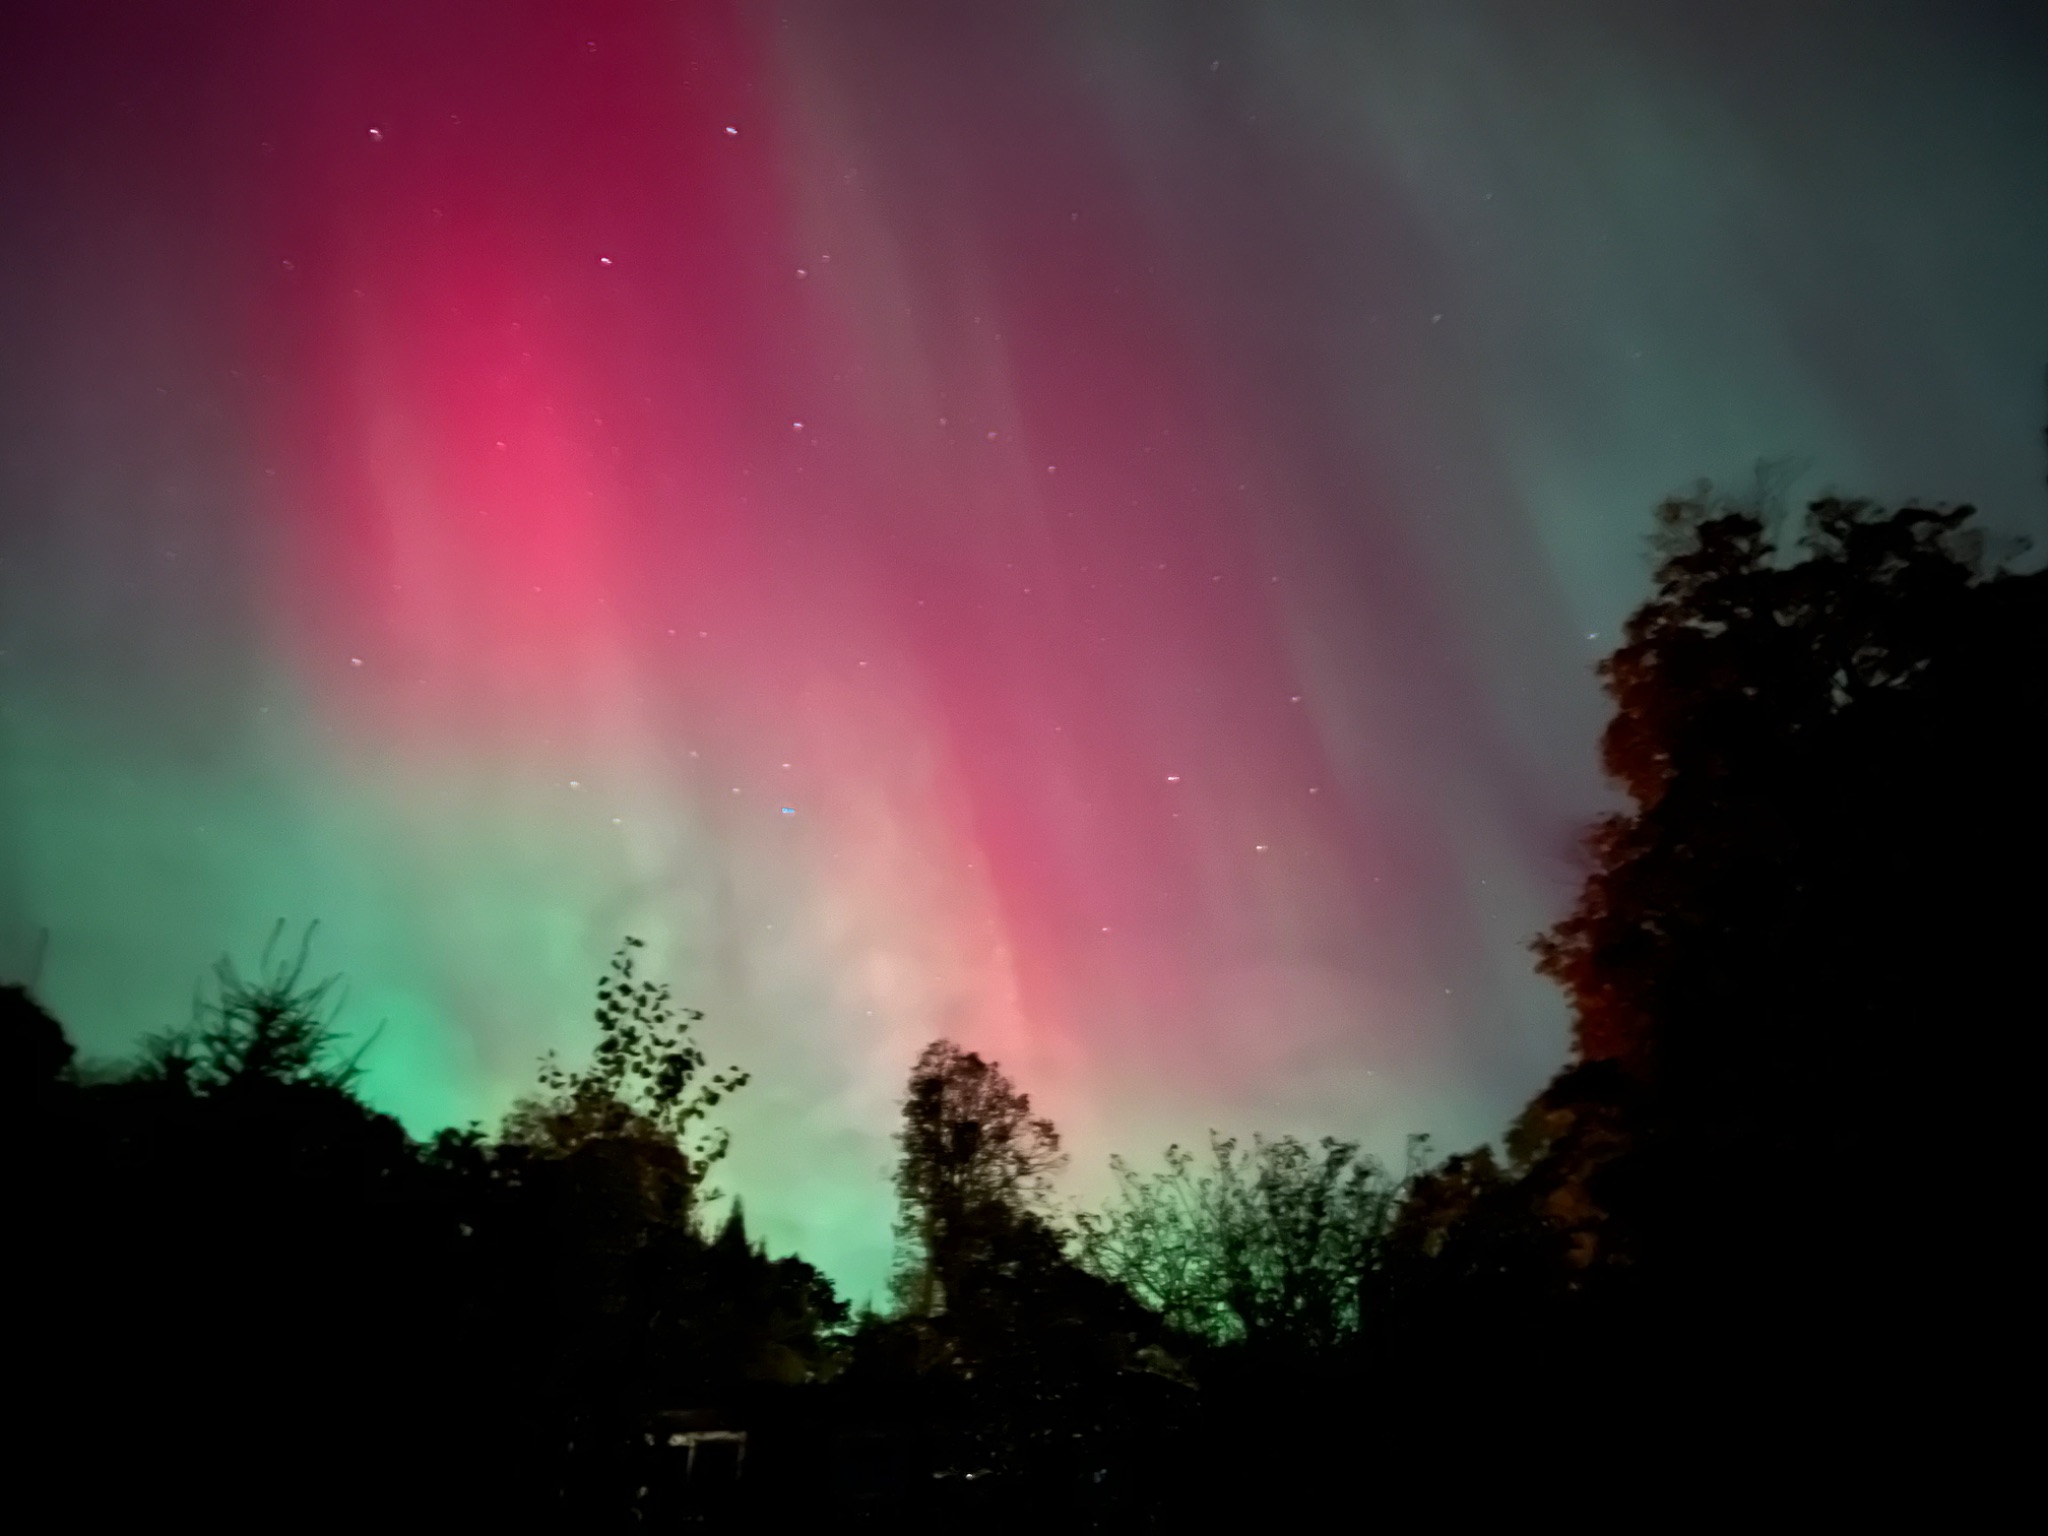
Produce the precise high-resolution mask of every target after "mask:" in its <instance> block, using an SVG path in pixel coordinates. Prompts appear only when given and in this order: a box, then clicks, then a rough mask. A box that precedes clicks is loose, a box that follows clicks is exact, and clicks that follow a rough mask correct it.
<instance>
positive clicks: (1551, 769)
mask: <svg viewBox="0 0 2048 1536" xmlns="http://www.w3.org/2000/svg"><path fill="white" fill-rule="evenodd" d="M8 11H9V15H8V19H7V20H6V21H5V22H0V31H4V35H0V59H4V63H0V116H4V118H5V124H6V137H5V141H4V142H5V143H6V145H7V150H6V153H5V157H4V165H0V340H4V343H5V345H4V348H0V409H4V412H5V418H4V421H0V975H8V976H23V975H26V974H27V973H28V972H29V970H30V969H31V967H32V966H33V965H34V964H35V956H36V953H37V951H38V947H39V935H41V934H43V933H44V932H47V934H48V942H47V955H46V957H45V959H44V960H43V963H42V970H41V974H40V976H39V977H38V984H39V988H40V990H41V992H42V993H43V995H44V996H45V998H46V999H47V1000H48V1002H49V1003H50V1005H51V1006H52V1007H53V1009H54V1010H55V1011H56V1012H57V1013H58V1014H59V1015H60V1016H61V1017H62V1018H63V1019H64V1020H65V1021H66V1022H67V1024H68V1025H69V1027H70V1028H71V1029H72V1031H73V1033H74V1035H75V1036H76V1037H77V1038H78V1039H79V1040H80V1041H81V1042H82V1043H83V1045H84V1046H85V1047H86V1049H87V1050H88V1051H90V1052H92V1053H95V1054H98V1055H101V1056H109V1055H113V1054H117V1053H119V1052H120V1051H122V1050H124V1049H127V1048H128V1047H129V1046H130V1045H132V1043H133V1042H134V1041H135V1040H136V1038H137V1037H138V1036H139V1035H141V1034H143V1033H145V1032H148V1031H150V1030H155V1029H162V1028H166V1027H170V1026H175V1025H177V1024H179V1023H180V1022H182V1021H183V1019H184V1017H185V1013H186V1008H187V999H188V998H189V994H190V990H191V988H192V986H193V984H194V982H195V980H196V979H197V977H198V976H199V975H200V974H201V973H202V971H203V970H204V968H205V967H206V965H207V964H208V963H209V962H210V961H211V960H212V959H213V958H214V957H215V956H217V955H218V954H220V953H221V952H222V951H223V950H229V951H232V952H234V953H235V954H237V955H238V956H239V957H241V958H242V959H244V960H245V961H246V960H248V959H250V958H252V957H253V955H254V952H255V951H256V950H257V949H258V948H259V947H260V945H261V942H262V939H263V937H264V935H265V934H266V933H267V932H268V931H269V927H270V925H271V923H272V922H273V921H275V920H276V919H277V918H279V917H285V918H288V919H290V920H291V921H292V922H293V923H294V924H297V923H302V922H304V921H306V920H309V919H314V918H317V919H319V920H320V921H321V923H322V925H323V926H322V930H321V935H320V938H319V940H318V943H317V945H316V949H315V963H316V965H318V966H319V967H321V968H322V969H323V970H328V969H332V970H339V971H342V972H344V973H345V974H346V975H347V977H348V979H349V982H350V985H351V1001H350V1006H349V1012H348V1014H347V1016H346V1021H345V1022H346V1023H347V1024H348V1025H349V1027H351V1028H353V1029H356V1030H357V1031H359V1032H360V1031H367V1030H368V1029H370V1028H373V1027H375V1026H376V1025H377V1024H378V1023H379V1022H380V1021H382V1022H383V1023H384V1029H383V1033H382V1034H381V1036H380V1037H379V1039H378V1041H377V1043H376V1046H375V1048H374V1050H373V1051H372V1052H371V1053H370V1055H369V1056H368V1057H367V1058H366V1066H367V1068H368V1075H367V1079H366V1086H367V1092H368V1094H369V1096H370V1097H371V1098H372V1100H373V1101H374V1102H376V1103H378V1104H379V1105H381V1106H383V1107H386V1108H389V1109H391V1110H392V1111H394V1112H395V1113H397V1114H399V1115H400V1116H401V1117H402V1118H403V1119H404V1120H405V1122H406V1123H407V1125H408V1126H410V1127H411V1128H413V1129H414V1130H415V1131H419V1132H425V1131H428V1130H431V1129H432V1128H434V1127H436V1126H438V1125H442V1124H448V1123H459V1122H462V1121H466V1120H468V1119H470V1118H473V1117H475V1118H483V1119H486V1120H491V1119H495V1117H496V1116H497V1115H498V1114H499V1113H501V1112H502V1110H503V1108H504V1107H505V1106H506V1104H507V1103H508V1102H509V1101H510V1100H511V1098H512V1097H513V1096H514V1095H516V1094H517V1093H518V1092H519V1091H521V1089H522V1088H524V1087H525V1086H527V1085H529V1084H530V1083H531V1082H532V1077H533V1066H534V1060H535V1057H536V1055H537V1054H538V1053H539V1052H540V1051H542V1050H543V1049H546V1048H549V1047H554V1048H558V1049H560V1050H562V1051H564V1052H565V1053H568V1054H570V1055H579V1054H581V1053H582V1051H583V1050H585V1049H587V1046H588V1044H589V1043H590V1040H591V1038H592V1026H591V1024H590V1022H589V1006H590V999H591V995H592V991H593V986H594V983H595V980H596V978H597V976H598V974H599V972H600V970H601V968H602V964H603V960H604V958H605V956H606V955H607V954H608V953H609V952H610V950H611V948H612V947H613V946H614V944H615V943H616V942H617V940H618V938H619V937H620V936H621V935H623V934H625V933H628V932H631V933H635V934H639V935H641V936H643V937H645V938H646V939H647V940H648V941H649V943H650V949H649V951H648V955H647V961H648V964H649V966H650V968H651V969H652V970H653V971H654V972H655V973H656V974H659V975H662V976H665V977H667V978H668V979H671V980H673V981H674V983H675V984H676V988H677V994H678V997H679V999H680V1000H682V1001H686V1002H688V1003H691V1004H693V1005H695V1006H698V1007H701V1008H703V1009H705V1010H707V1012H708V1014H709V1017H708V1019H707V1020H706V1022H705V1023H704V1025H703V1026H702V1034H703V1037H704V1039H705V1041H706V1044H707V1047H708V1049H709V1050H710V1052H711V1054H712V1056H713V1057H714V1059H716V1060H718V1061H721V1062H722V1061H726V1060H736V1061H738V1062H740V1063H741V1064H743V1065H745V1066H747V1067H748V1068H749V1069H751V1070H752V1071H753V1073H754V1084H753V1086H751V1087H750V1088H749V1089H748V1090H747V1091H746V1092H745V1093H744V1094H743V1095H741V1097H740V1099H739V1100H737V1101H735V1106H734V1113H733V1116H732V1125H733V1128H734V1131H735V1141H734V1151H733V1157H732V1162H731V1166H730V1169H729V1173H728V1175H727V1177H726V1179H725V1181H724V1182H726V1183H727V1184H728V1185H729V1186H731V1187H734V1188H737V1189H738V1190H739V1191H740V1192H741V1193H742V1194H743V1195H744V1196H745V1198H746V1200H747V1204H748V1209H749V1212H750V1215H751V1216H752V1218H753V1219H754V1220H755V1222H756V1223H757V1225H758V1226H760V1228H761V1229H762V1230H763V1231H765V1232H766V1234H767V1235H768V1236H769V1238H770V1239H771V1242H772V1243H773V1244H774V1246H776V1247H777V1248H778V1249H779V1250H786V1249H788V1248H791V1247H795V1248H799V1249H801V1250H802V1251H803V1252H804V1253H805V1254H806V1255H807V1256H809V1257H812V1258H813V1259H815V1260H817V1261H819V1262H821V1263H823V1264H825V1265H826V1266H827V1267H828V1268H829V1269H830V1270H831V1271H832V1272H833V1273H834V1274H835V1275H836V1276H838V1277H839V1278H840V1279H842V1280H843V1281H844V1282H846V1283H847V1284H848V1285H849V1287H850V1288H851V1289H852V1290H853V1292H854V1293H855V1294H856V1295H860V1294H865V1293H869V1292H872V1291H873V1290H874V1288H875V1286H876V1284H877V1283H878V1280H879V1277H880V1276H881V1274H882V1272H883V1269H884V1267H885V1264H886V1258H887V1250H888V1243H889V1236H888V1220H889V1196H888V1189H887V1178H886V1171H887V1167H888V1165H889V1162H890V1158H891V1152H890V1147H889V1144H888V1136H889V1132H890V1129H891V1122H892V1118H893V1114H894V1101H895V1096H896V1094H897V1093H898V1092H899V1090H900V1085H901V1082H902V1079H903V1076H904V1074H905V1072H906V1071H907V1069H908V1067H909V1064H910V1062H911V1061H912V1059H913V1058H914V1057H915V1055H916V1053H917V1050H918V1049H919V1047H920V1046H921V1045H922V1044H923V1043H924V1042H925V1041H927V1040H929V1039H931V1038H933V1037H934V1036H937V1035H942V1034H943V1035H950V1036H952V1037H953V1038H955V1039H957V1040H959V1041H960V1042H961V1043H963V1044H965V1045H967V1046H969V1047H971V1048H975V1049H980V1050H983V1051H984V1052H987V1053H991V1054H993V1055H995V1056H996V1057H998V1058H1000V1059H1001V1060H1002V1062H1003V1063H1004V1064H1005V1066H1006V1067H1007V1068H1008V1069H1010V1070H1011V1071H1012V1073H1013V1075H1014V1076H1016V1077H1017V1078H1018V1080H1019V1081H1020V1082H1021V1083H1022V1085H1023V1086H1025V1087H1026V1088H1027V1089H1029V1090H1030V1091H1031V1092H1032V1093H1033V1095H1034V1097H1035V1099H1036V1100H1037V1102H1038V1103H1039V1104H1040V1105H1041V1106H1042V1107H1043V1108H1044V1109H1045V1110H1046V1111H1047V1112H1049V1113H1050V1114H1052V1115H1053V1116H1054V1118H1055V1119H1056V1120H1057V1121H1058V1122H1059V1124H1060V1125H1061V1127H1062V1129H1063V1130H1064V1131H1065V1132H1066V1133H1067V1135H1068V1140H1069V1144H1070V1148H1071V1150H1072V1151H1073V1153H1074V1156H1075V1167H1074V1170H1073V1175H1072V1177H1071V1178H1070V1180H1069V1184H1070V1186H1071V1188H1072V1189H1073V1190H1074V1191H1075V1192H1076V1194H1078V1195H1085V1194H1086V1193H1088V1192H1089V1191H1091V1190H1093V1189H1096V1188H1099V1187H1100V1184H1101V1168H1102V1164H1103V1162H1104V1159H1105V1158H1106V1157H1107V1155H1108V1153H1109V1152H1111V1151H1114V1150H1122V1151H1125V1152H1127V1153H1135V1154H1140V1155H1144V1154H1148V1153H1151V1152H1153V1151H1156V1149H1157V1148H1158V1147H1159V1146H1160V1145H1162V1144H1163V1143H1164V1142H1165V1141H1166V1140H1168V1139H1171V1138H1176V1137H1178V1138H1181V1139H1187V1138H1189V1137H1191V1136H1193V1137H1198V1136H1199V1135H1200V1134H1201V1133H1202V1131H1203V1130H1204V1128H1205V1127H1208V1126H1211V1125H1214V1126H1218V1127H1219V1128H1222V1129H1224V1130H1229V1131H1249V1130H1252V1129H1263V1130H1267V1131H1290V1130H1291V1131H1299V1132H1306V1133H1323V1132H1337V1133H1344V1134H1352V1135H1359V1136H1362V1137H1364V1138H1366V1139H1367V1140H1368V1141H1369V1142H1370V1143H1371V1144H1372V1145H1373V1146H1375V1147H1376V1148H1378V1149H1379V1150H1381V1151H1383V1152H1389V1153H1391V1152H1394V1151H1395V1150H1396V1149H1397V1148H1398V1145H1399V1140H1400V1138H1401V1136H1402V1135H1404V1134H1405V1133H1407V1132H1409V1131H1411V1130H1428V1131H1433V1132H1435V1133H1436V1135H1437V1136H1438V1138H1439V1140H1440V1141H1443V1142H1446V1143H1451V1144H1456V1143H1458V1142H1462V1141H1471V1140H1476V1139H1479V1138H1483V1137H1485V1136H1488V1135H1490V1134H1492V1133H1493V1132H1494V1131H1495V1130H1496V1129H1497V1128H1498V1126H1499V1124H1500V1123H1501V1121H1502V1120H1503V1119H1504V1117H1505V1116H1506V1115H1508V1114H1509V1113H1510V1112H1511V1111H1512V1109H1513V1108H1514V1106H1515V1105H1516V1104H1517V1103H1518V1102H1519V1101H1520V1100H1521V1099H1523V1098H1525V1097H1526V1096H1527V1094H1528V1093H1529V1092H1530V1091H1531V1090H1532V1089H1533V1088H1535V1087H1536V1086H1537V1085H1538V1084H1539V1083H1540V1082H1541V1081H1542V1080H1543V1079H1544V1078H1545V1077H1546V1076H1547V1075H1548V1074H1549V1072H1550V1071H1551V1070H1553V1069H1554V1067H1555V1066H1556V1065H1557V1063H1558V1062H1559V1061H1560V1060H1561V1058H1562V1052H1563V1049H1564V1042H1565V1031H1564V1021H1563V1016H1562V1011H1561V1006H1560V1004H1559V1002H1558V1000H1557V999H1556V998H1555V997H1554V996H1552V995H1551V994H1550V992H1549V989H1548V988H1547V987H1546V986H1544V985H1543V984H1542V983H1540V982H1539V981H1537V980H1536V979H1535V978H1534V976H1533V974H1532V973H1531V970H1530V961H1529V956H1528V953H1527V950H1526V942H1527V940H1528V938H1529V936H1530V935H1531V934H1533V933H1534V932H1536V931H1537V930H1538V929H1540V928H1541V927H1543V926H1544V925H1545V924H1547V923H1548V922H1550V921H1552V920H1554V919H1555V918H1556V917H1557V916H1559V915H1561V914H1562V912H1563V911H1564V909H1565V907H1566V905H1567V904H1568V902H1569V900H1570V898H1571V894H1572V890H1573V886H1574V883H1575V878H1576V865H1575V861H1574V853H1573V849H1574V843H1575V840H1576V837H1577V835H1578V832H1579V830H1580V829H1581V828H1582V827H1583V825H1584V824H1585V822H1586V821H1587V820H1588V818H1589V817H1591V816H1593V815H1594V814H1597V813H1598V812H1599V811H1601V810H1602V809H1604V808H1606V807H1607V806H1608V805H1609V804H1610V798H1609V792H1608V791H1607V790H1606V789H1605V787H1604V786H1603V785H1602V783H1601V781H1600V778H1599V774H1598V770H1597V765H1596V762H1595V756H1594V749H1595V738H1596V736H1597V733H1598V730H1599V727H1600V724H1601V722H1602V718H1603V710H1602V704H1601V700H1600V697H1599V695H1598V692H1597V688H1596V687H1595V684H1594V680H1593V676H1592V670H1591V668H1592V665H1593V663H1594V662H1595V661H1596V660H1597V659H1598V657H1599V656H1600V655H1601V654H1602V653H1603V652H1604V651H1605V650H1606V649H1607V647H1608V645H1609V644H1610V643H1611V639H1612V635H1613V632H1614V630H1615V629H1616V627H1617V626H1618V624H1619V623H1620V621H1621V619H1622V618H1623V616H1624V615H1625V614H1626V613H1627V611H1628V610H1629V609H1630V608H1631V607H1633V606H1634V605H1635V604H1636V603H1637V602H1638V601H1640V600H1641V599H1642V597H1643V596H1644V595H1645V594H1646V591H1647V579H1648V561H1647V559H1646V556H1645V551H1644V536H1645V534H1646V532H1647V530H1648V527H1649V515H1650V510H1651V508H1652V507H1653V506H1654V504H1655V503H1656V501H1657V500H1658V499H1659V498H1660V497H1661V496H1663V495H1664V494H1665V493H1667V492H1669V491H1672V490H1674V489H1679V488H1682V487H1684V486H1687V485H1689V484H1690V483H1692V482H1693V481H1694V480H1695V479H1697V478H1698V477H1701V476H1709V477H1712V478H1714V479H1715V480H1717V481H1719V482H1722V483H1726V484H1731V485H1740V484H1743V483H1745V482H1746V481H1747V480H1748V478H1749V476H1750V473H1751V470H1752V467H1753V466H1754V465H1755V464H1756V462H1757V461H1758V460H1759V459H1764V458H1790V459H1792V460H1794V461H1796V464H1797V465H1798V467H1799V470H1800V474H1801V478H1800V479H1799V480H1798V482H1797V486H1796V489H1797V492H1798V493H1799V494H1802V495H1804V494H1809V493H1814V492H1818V491H1819V490H1821V489H1823V488H1830V487H1832V488H1840V489H1844V490H1850V491H1856V492H1861V493H1866V494H1871V495H1875V496H1878V497H1883V498H1900V497H1907V496H1927V497H1935V498H1941V499H1945V500H1971V501H1975V502H1977V503H1978V504H1979V505H1981V506H1982V507H1983V508H1985V510H1986V512H1987V514H1988V518H1989V521H1990V522H1991V523H1992V524H1993V526H1995V527H1998V528H2001V529H2004V530H2008V531H2012V532H2032V533H2035V534H2036V535H2039V534H2041V533H2043V532H2048V528H2044V523H2048V516H2044V513H2048V498H2044V495H2043V490H2042V467H2043V466H2042V460H2041V451H2040V439H2039V428H2040V422H2041V416H2042V400H2041V377H2042V375H2041V369H2042V365H2043V363H2044V362H2048V281H2044V280H2043V279H2044V275H2048V19H2044V18H2043V16H2042V13H2040V12H2039V10H2038V9H2037V8H2035V7H2031V6H2026V5H2019V4H2012V5H2001V4H1976V5H1971V4H1958V3H1954V0H1947V3H1939V4H1937V3H1932V0H1930V3H1927V4H1903V3H1899V4H1893V3H1878V0H1867V3H1857V4H1847V3H1841V4H1826V3H1818V0H1816V3H1809V4H1791V5H1786V4H1764V3H1761V0H1758V3H1750V0H1743V3H1728V4H1723V5H1715V6H1700V5H1697V4H1681V3H1677V0H1647V3H1646V0H1630V3H1622V0H1614V3H1598V4H1596V3H1557V4H1547V5H1540V6H1539V5H1533V4H1527V5H1524V4H1505V3H1504V4H1491V5H1461V4H1457V3H1452V0H1428V3H1421V0H1417V3H1387V4H1347V5H1307V4H1292V5H1290V4H1256V5H1255V4H1242V5H1202V4H1195V3H1166V0H1160V3H1156V4H1126V3H1109V0H1091V3H1086V4H1079V3H1077V4H1073V5H1054V4H1043V5H1032V4H1015V5H1007V4H1006V5H994V4H990V5H977V4H964V3H949V4H939V3H932V4H916V5H912V4H871V3H849V4H837V5H832V4H823V3H810V4H796V3H790V4H781V5H750V4H739V5H725V4H706V3H694V0H661V3H657V0H617V3H593V0H578V3H574V4H571V3H556V0H550V3H541V0H492V3H489V4H484V3H473V4H472V3H453V0H450V3H437V4H422V3H419V0H405V3H398V0H353V3H349V4H346V5H343V4H326V3H319V0H306V3H297V4H293V5H290V6H259V5H253V4H230V3H221V4H213V5H207V6H199V7H191V6H172V5H168V4H164V5H151V4H139V5H123V6H103V5H94V4H67V5H62V6H37V5H18V6H11V7H9V8H8Z"/></svg>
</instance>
